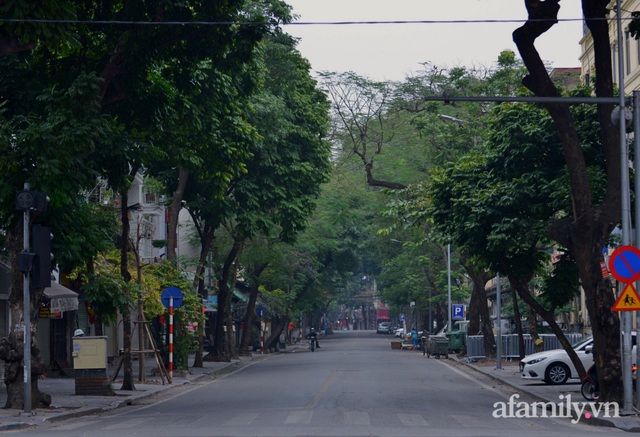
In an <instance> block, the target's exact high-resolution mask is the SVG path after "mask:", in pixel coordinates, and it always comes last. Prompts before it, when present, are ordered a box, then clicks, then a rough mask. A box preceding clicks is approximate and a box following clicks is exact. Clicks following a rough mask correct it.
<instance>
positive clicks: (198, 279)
mask: <svg viewBox="0 0 640 437" xmlns="http://www.w3.org/2000/svg"><path fill="white" fill-rule="evenodd" d="M192 218H193V222H194V223H195V224H196V229H197V230H198V235H199V236H200V258H199V259H198V265H197V267H196V275H195V278H194V285H196V286H197V290H198V296H200V297H201V298H202V299H204V298H205V297H206V295H207V290H206V289H205V283H204V276H205V273H206V267H207V260H208V258H209V253H211V250H212V248H213V239H214V234H215V232H214V231H215V230H214V229H213V228H212V227H211V225H210V224H208V223H205V226H204V229H203V228H202V227H201V226H200V223H199V221H198V220H197V219H196V217H194V216H193V215H192ZM198 328H199V329H201V330H202V334H201V335H199V336H198V348H197V349H196V354H195V358H194V360H193V367H204V347H203V344H202V339H203V337H204V335H205V323H204V322H203V323H202V327H198Z"/></svg>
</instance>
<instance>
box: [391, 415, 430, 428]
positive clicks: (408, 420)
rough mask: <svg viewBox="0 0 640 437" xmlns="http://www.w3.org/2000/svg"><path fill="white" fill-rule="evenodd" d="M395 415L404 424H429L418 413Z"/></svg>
mask: <svg viewBox="0 0 640 437" xmlns="http://www.w3.org/2000/svg"><path fill="white" fill-rule="evenodd" d="M397 416H398V420H400V422H402V424H403V425H404V426H429V422H427V421H426V420H424V417H422V416H421V415H420V414H398V415H397Z"/></svg>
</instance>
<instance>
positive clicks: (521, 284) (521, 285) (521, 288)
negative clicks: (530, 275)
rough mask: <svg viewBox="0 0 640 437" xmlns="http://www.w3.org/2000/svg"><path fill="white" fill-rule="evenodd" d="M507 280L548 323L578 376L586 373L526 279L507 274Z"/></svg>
mask: <svg viewBox="0 0 640 437" xmlns="http://www.w3.org/2000/svg"><path fill="white" fill-rule="evenodd" d="M509 282H510V283H511V288H512V289H513V290H515V291H517V292H518V295H520V297H521V298H522V300H524V301H525V303H526V304H527V305H529V306H531V307H532V308H533V309H534V310H535V311H536V312H537V313H538V314H540V316H541V317H542V319H543V320H544V321H546V322H547V323H548V324H549V327H550V328H551V332H553V333H554V334H555V335H556V337H557V338H558V341H559V342H560V344H561V345H562V347H563V348H564V349H565V350H566V351H567V354H568V355H569V358H570V359H571V362H572V363H573V365H574V366H575V368H576V370H577V371H578V374H579V375H580V378H581V379H582V378H583V377H584V376H585V374H586V373H585V369H584V366H583V365H582V362H581V361H580V358H578V355H577V354H576V351H575V350H574V349H573V348H572V347H571V343H570V342H569V340H568V339H567V337H566V336H565V335H564V332H563V331H562V329H561V328H560V326H559V325H558V324H557V323H556V319H555V317H554V315H553V312H552V311H547V310H546V309H545V308H544V307H543V306H542V305H540V303H539V302H538V301H537V300H536V299H535V298H534V297H533V296H532V295H531V293H530V292H529V287H528V282H527V281H526V280H520V279H519V278H517V277H515V276H509Z"/></svg>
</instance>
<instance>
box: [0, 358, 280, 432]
mask: <svg viewBox="0 0 640 437" xmlns="http://www.w3.org/2000/svg"><path fill="white" fill-rule="evenodd" d="M267 356H268V355H260V354H255V355H252V356H247V357H241V358H240V359H239V360H232V361H231V362H222V363H219V362H208V361H207V362H205V363H204V367H202V368H194V367H190V368H189V374H187V375H182V374H179V373H177V372H174V374H173V383H172V384H167V383H166V379H165V384H164V385H163V384H162V379H161V378H160V376H155V375H153V374H152V368H153V367H156V363H155V360H154V359H153V356H151V355H148V356H147V357H145V358H146V359H145V364H146V368H147V372H146V373H145V379H146V383H145V384H141V383H138V382H137V381H138V361H137V360H135V361H134V362H133V375H134V385H135V388H136V390H135V391H123V390H118V388H119V387H121V386H122V375H123V371H122V370H120V373H119V375H118V378H117V379H116V380H115V381H114V383H113V387H114V388H115V389H116V390H115V396H79V395H76V394H75V379H74V378H73V377H56V378H48V379H45V380H39V381H38V388H39V389H40V391H42V392H44V393H48V394H50V395H51V397H52V402H51V407H50V408H48V409H44V408H37V409H33V410H32V411H31V413H29V414H26V413H25V412H24V410H14V409H11V410H5V409H2V407H3V406H4V404H5V403H6V400H7V389H6V386H5V385H4V383H3V384H0V433H1V432H2V431H7V430H16V429H22V428H28V427H31V426H34V425H37V424H40V423H43V422H45V421H56V420H63V419H68V418H70V417H77V416H84V415H89V414H93V413H97V412H104V411H109V410H113V409H116V408H119V407H122V406H126V405H130V404H131V403H133V402H135V401H136V400H140V399H145V398H149V397H152V396H154V395H155V394H157V393H159V392H162V391H166V390H170V389H172V388H175V387H178V386H181V385H185V384H192V383H194V382H195V381H197V380H198V379H200V378H203V377H205V376H208V375H216V374H220V373H222V372H225V373H228V372H230V371H233V369H232V367H238V368H240V365H242V364H247V362H249V361H253V360H259V359H262V358H264V357H267ZM191 360H193V357H192V358H191ZM191 363H193V361H191ZM114 372H115V369H114V368H113V367H112V366H110V367H109V368H108V369H107V375H108V376H109V377H111V376H112V375H113V374H114Z"/></svg>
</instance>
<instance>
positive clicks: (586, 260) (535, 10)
mask: <svg viewBox="0 0 640 437" xmlns="http://www.w3.org/2000/svg"><path fill="white" fill-rule="evenodd" d="M609 3H610V2H609V1H607V0H583V1H582V11H583V15H584V17H585V20H586V24H587V26H588V28H589V30H590V31H591V35H592V37H593V43H594V45H593V49H594V61H595V67H596V71H597V72H598V74H597V75H596V88H595V91H596V95H597V96H598V97H612V96H613V89H614V86H613V78H612V59H611V42H610V39H609V20H608V15H609V10H608V5H609ZM525 4H526V5H527V10H528V13H529V19H528V20H527V22H526V23H525V24H524V25H523V26H522V27H520V28H518V29H517V30H516V31H515V32H514V33H513V40H514V41H515V43H516V45H517V47H518V51H519V52H520V55H521V57H522V60H523V62H524V64H525V66H526V67H527V70H528V71H529V75H528V76H527V77H526V78H525V79H524V80H523V83H524V85H525V86H526V87H527V88H529V89H530V90H531V91H532V92H533V93H534V94H535V95H536V96H540V97H549V96H550V97H558V96H559V95H560V93H559V92H558V90H557V88H556V87H555V85H554V83H553V81H552V80H551V78H550V77H549V74H548V71H547V68H546V65H545V64H544V63H543V62H542V59H541V58H540V55H539V54H538V52H537V50H536V48H535V46H534V43H535V40H536V39H537V38H538V37H539V36H540V35H542V34H543V33H544V32H546V31H547V30H549V29H550V28H551V27H552V26H553V25H554V24H555V23H556V22H557V14H558V10H559V5H558V1H557V0H553V1H549V0H547V1H541V0H527V1H526V3H525ZM545 107H546V108H547V110H548V111H549V114H550V115H551V117H552V118H553V120H554V122H555V124H556V128H557V129H556V130H557V132H558V136H559V138H560V141H561V143H562V150H563V154H564V158H565V162H566V164H567V169H568V175H569V182H570V186H571V198H572V201H573V212H572V216H571V217H570V221H569V222H568V221H563V222H558V223H556V224H555V226H552V227H550V235H551V237H552V238H553V239H554V240H556V241H558V242H559V243H561V244H562V245H563V246H565V247H566V248H567V249H568V251H569V252H570V254H571V255H572V256H573V257H574V259H575V260H576V263H577V265H578V269H579V272H580V280H581V284H582V287H583V290H584V293H585V296H586V302H587V309H588V311H589V318H590V321H591V328H592V331H593V338H594V348H593V355H594V361H595V363H596V367H597V370H598V376H599V378H600V399H601V400H602V401H605V402H619V403H621V402H622V400H623V399H622V398H623V387H622V378H621V375H622V361H621V359H620V349H619V347H618V338H619V335H620V325H619V319H618V316H617V314H615V313H614V312H612V311H611V308H612V307H613V304H614V295H613V293H612V292H611V289H610V287H609V286H608V283H607V281H605V280H604V279H603V278H602V274H601V272H600V262H601V261H602V260H603V257H602V247H603V245H604V243H605V241H606V239H607V238H608V237H609V234H610V233H611V230H612V229H613V227H614V226H615V224H616V223H619V222H620V211H621V206H620V205H621V190H620V186H621V176H620V162H621V160H620V158H619V153H620V150H619V147H620V145H619V143H620V138H619V129H618V127H617V126H614V125H613V123H612V122H611V118H610V115H611V112H612V109H613V104H600V105H598V107H597V112H598V120H599V124H600V139H601V143H602V147H603V154H604V161H605V165H606V170H607V191H606V194H605V196H604V201H603V202H602V203H601V204H600V205H594V200H593V199H594V198H593V195H592V192H591V185H590V181H589V179H588V178H589V174H590V173H589V171H588V169H587V166H586V162H585V157H584V153H583V151H582V148H581V142H580V140H579V137H578V134H577V130H576V127H575V124H574V122H573V118H572V116H571V114H570V112H569V107H568V105H566V104H562V103H556V102H550V103H545Z"/></svg>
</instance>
